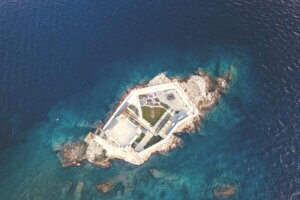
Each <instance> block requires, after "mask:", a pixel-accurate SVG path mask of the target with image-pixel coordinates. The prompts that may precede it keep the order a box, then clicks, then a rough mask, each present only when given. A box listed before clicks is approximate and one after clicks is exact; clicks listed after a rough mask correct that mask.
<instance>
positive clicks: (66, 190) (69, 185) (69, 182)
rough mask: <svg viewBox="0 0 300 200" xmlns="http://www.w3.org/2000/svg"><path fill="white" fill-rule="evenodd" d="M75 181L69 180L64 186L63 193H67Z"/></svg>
mask: <svg viewBox="0 0 300 200" xmlns="http://www.w3.org/2000/svg"><path fill="white" fill-rule="evenodd" d="M72 185H73V183H72V182H71V181H68V182H67V183H66V185H64V187H63V188H62V193H63V194H65V193H67V192H69V191H70V190H71V187H72Z"/></svg>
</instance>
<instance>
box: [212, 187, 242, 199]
mask: <svg viewBox="0 0 300 200" xmlns="http://www.w3.org/2000/svg"><path fill="white" fill-rule="evenodd" d="M236 192H237V187H236V186H235V185H233V184H222V185H219V186H217V187H215V188H214V190H213V195H214V197H216V198H228V197H231V196H233V195H235V194H236Z"/></svg>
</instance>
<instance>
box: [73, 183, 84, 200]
mask: <svg viewBox="0 0 300 200" xmlns="http://www.w3.org/2000/svg"><path fill="white" fill-rule="evenodd" d="M83 186H84V182H83V181H78V183H77V185H76V188H75V191H74V197H75V200H79V199H81V192H82V188H83Z"/></svg>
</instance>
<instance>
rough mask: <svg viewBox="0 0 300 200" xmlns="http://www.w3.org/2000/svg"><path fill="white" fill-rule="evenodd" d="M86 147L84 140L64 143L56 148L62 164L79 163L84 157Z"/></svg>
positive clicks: (66, 165)
mask: <svg viewBox="0 0 300 200" xmlns="http://www.w3.org/2000/svg"><path fill="white" fill-rule="evenodd" d="M86 149H87V145H86V143H85V142H84V141H78V142H76V143H70V142H68V143H66V144H64V145H63V146H62V147H61V148H60V149H58V150H57V151H58V155H59V158H60V162H61V164H62V166H63V167H69V166H72V165H80V162H82V161H83V160H85V159H86Z"/></svg>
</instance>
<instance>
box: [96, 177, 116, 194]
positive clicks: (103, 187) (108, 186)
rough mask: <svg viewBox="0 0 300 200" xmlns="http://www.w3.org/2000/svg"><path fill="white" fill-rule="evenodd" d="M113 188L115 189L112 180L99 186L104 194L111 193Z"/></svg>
mask: <svg viewBox="0 0 300 200" xmlns="http://www.w3.org/2000/svg"><path fill="white" fill-rule="evenodd" d="M113 187H114V182H113V181H112V180H107V181H105V182H103V183H100V184H99V185H97V189H98V190H99V191H100V192H102V193H107V192H109V191H111V190H112V189H113Z"/></svg>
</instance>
